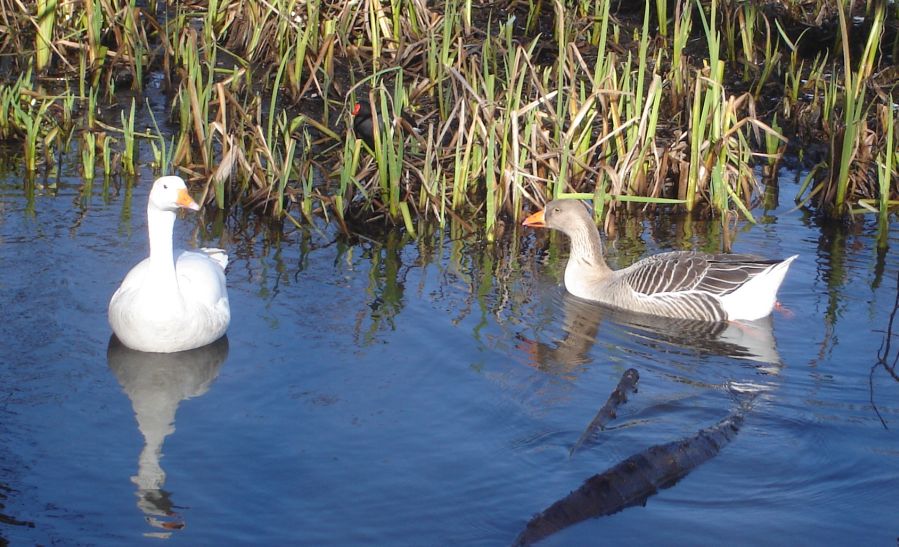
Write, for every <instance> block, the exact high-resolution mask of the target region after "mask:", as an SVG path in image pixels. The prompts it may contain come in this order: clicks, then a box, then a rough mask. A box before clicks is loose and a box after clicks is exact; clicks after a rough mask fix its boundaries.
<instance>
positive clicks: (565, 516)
mask: <svg viewBox="0 0 899 547" xmlns="http://www.w3.org/2000/svg"><path fill="white" fill-rule="evenodd" d="M742 425H743V415H742V414H740V413H737V414H731V415H730V416H728V417H727V418H725V419H723V420H721V421H720V422H718V423H717V424H715V425H714V426H712V427H708V428H705V429H701V430H700V431H699V432H697V433H696V435H694V436H692V437H689V438H686V439H681V440H679V441H674V442H671V443H666V444H660V445H656V446H652V447H650V448H648V449H646V450H644V451H643V452H640V453H639V454H635V455H633V456H631V457H629V458H627V459H626V460H624V461H622V462H621V463H619V464H618V465H616V466H614V467H612V468H611V469H608V470H607V471H605V472H603V473H600V474H598V475H593V476H592V477H590V478H589V479H587V480H586V481H585V482H584V484H583V485H581V487H580V488H578V489H577V490H575V491H573V492H571V493H570V494H568V495H567V496H565V497H564V498H562V499H560V500H559V501H557V502H555V503H554V504H552V505H550V506H549V507H548V508H547V509H546V510H544V511H543V512H542V513H539V514H538V515H536V516H534V518H532V519H531V520H530V522H528V524H527V526H526V527H525V529H524V531H523V532H522V533H521V534H520V535H519V536H518V537H517V538H516V539H515V543H514V545H531V544H533V543H535V542H537V541H540V540H541V539H544V538H546V537H547V536H550V535H552V534H554V533H556V532H558V531H559V530H562V529H563V528H566V527H568V526H571V525H572V524H576V523H578V522H581V521H583V520H586V519H589V518H595V517H601V516H605V515H611V514H613V513H617V512H618V511H621V510H622V509H625V508H627V507H631V506H634V505H644V504H645V503H646V500H647V499H648V498H649V497H650V496H652V495H654V494H655V493H656V492H658V491H659V490H661V489H664V488H669V487H671V486H673V485H674V484H675V483H677V481H679V480H680V479H682V478H683V477H685V476H686V475H687V474H688V473H690V471H692V470H693V469H694V468H695V467H697V466H699V465H701V464H703V463H705V462H706V461H708V460H709V459H711V458H713V457H715V456H716V455H717V454H718V452H720V451H721V449H722V448H723V447H724V446H725V445H727V443H729V442H730V441H731V440H732V439H733V438H734V437H735V436H736V434H737V432H738V431H739V430H740V426H742Z"/></svg>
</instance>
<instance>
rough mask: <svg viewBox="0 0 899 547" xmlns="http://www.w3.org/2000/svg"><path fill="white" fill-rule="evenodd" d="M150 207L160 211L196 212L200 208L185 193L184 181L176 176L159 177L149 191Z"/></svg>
mask: <svg viewBox="0 0 899 547" xmlns="http://www.w3.org/2000/svg"><path fill="white" fill-rule="evenodd" d="M150 207H153V208H155V209H158V210H160V211H176V210H178V209H190V210H191V211H198V210H199V209H200V206H199V205H198V204H197V202H196V201H194V199H193V198H192V197H190V194H189V193H188V192H187V185H186V184H184V179H182V178H181V177H177V176H167V177H160V178H158V179H156V182H154V183H153V188H152V189H151V190H150Z"/></svg>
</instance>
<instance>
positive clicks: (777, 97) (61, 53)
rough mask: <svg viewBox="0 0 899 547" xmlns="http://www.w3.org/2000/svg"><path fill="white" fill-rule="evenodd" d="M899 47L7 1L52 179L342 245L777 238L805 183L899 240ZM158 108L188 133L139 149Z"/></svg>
mask: <svg viewBox="0 0 899 547" xmlns="http://www.w3.org/2000/svg"><path fill="white" fill-rule="evenodd" d="M638 4H639V5H638ZM897 28H899V5H897V4H896V3H888V2H885V1H878V0H868V1H866V2H852V3H847V2H844V1H833V0H814V1H805V2H797V1H793V0H784V1H781V2H773V3H758V2H736V1H733V0H713V1H702V2H700V1H692V0H656V1H654V2H646V3H645V4H642V3H636V4H634V3H627V2H616V1H612V0H603V1H598V2H573V1H566V2H562V1H555V2H550V1H548V0H528V1H524V0H509V1H505V2H474V1H472V0H442V1H438V2H424V1H422V0H391V1H389V2H388V1H383V2H375V1H370V0H357V1H352V2H329V1H326V0H308V1H306V2H297V1H295V0H271V1H249V2H234V1H228V0H218V1H213V2H208V3H206V2H203V3H200V2H151V3H143V2H137V1H135V0H131V1H130V2H128V1H114V0H85V1H83V2H57V1H55V0H39V1H34V2H13V1H11V0H0V29H2V32H0V141H2V142H3V143H4V146H5V147H6V148H7V149H9V150H11V151H12V153H13V154H16V155H18V156H20V157H21V158H22V160H21V162H16V165H17V167H18V165H22V166H23V168H24V171H25V172H26V173H27V174H28V176H29V177H52V176H53V172H54V169H56V168H57V167H58V166H59V165H60V163H62V162H67V161H74V162H78V163H79V164H80V166H81V169H82V172H83V177H84V181H85V184H90V181H91V180H92V179H93V178H94V177H95V176H96V174H102V176H104V177H124V178H125V179H128V177H133V176H134V174H135V173H137V172H138V168H137V167H138V165H140V164H147V163H152V165H153V167H154V169H156V170H159V171H165V172H177V173H178V174H180V175H182V176H183V177H184V178H186V179H188V180H189V182H190V184H191V185H192V187H193V188H195V189H196V190H197V193H198V194H199V195H200V197H201V198H202V200H203V201H204V202H215V204H216V206H217V207H219V208H221V209H229V208H233V207H241V208H244V209H252V210H256V211H260V212H262V213H263V214H265V215H271V216H273V217H275V218H283V219H287V220H289V221H291V222H294V223H297V224H299V223H302V222H304V220H310V219H311V218H312V217H313V216H314V215H322V216H324V217H326V218H327V219H328V220H335V221H336V222H338V223H339V225H340V226H341V228H342V229H344V230H350V229H351V227H352V225H353V224H355V223H360V222H365V223H373V222H384V223H388V224H396V225H404V226H405V227H406V228H407V229H408V230H409V231H410V232H411V233H415V224H416V222H415V221H416V219H421V218H425V219H436V220H437V221H438V222H440V223H441V224H442V223H444V222H446V221H447V220H449V219H454V220H457V221H459V222H462V223H464V224H465V225H467V226H470V227H476V229H477V230H482V231H483V232H484V234H485V236H486V237H487V238H488V239H492V238H493V237H495V235H496V234H497V233H498V231H499V230H501V229H502V226H503V225H504V224H508V223H511V222H518V221H520V219H521V218H523V217H522V214H523V213H524V212H525V211H526V210H527V209H529V208H530V206H529V205H528V204H529V203H536V202H538V201H541V200H540V199H539V198H549V197H559V196H563V195H567V196H575V197H580V198H582V199H590V200H592V201H593V202H594V205H595V210H596V212H597V216H598V217H605V218H606V219H607V221H608V219H612V218H614V216H615V213H616V212H617V211H619V210H620V209H621V208H623V207H640V208H653V207H659V206H664V207H676V208H681V209H683V210H684V211H686V212H689V213H691V214H693V215H700V216H717V217H720V218H721V219H723V220H724V221H727V220H729V219H733V218H734V217H735V216H739V217H742V218H745V219H748V220H750V221H755V217H756V216H757V214H758V213H757V210H758V209H759V208H762V209H764V208H766V207H768V206H770V203H769V202H770V200H771V199H772V196H773V195H775V192H772V191H769V190H772V188H773V187H774V186H775V185H776V178H777V173H778V170H779V169H780V168H781V167H782V166H783V165H784V163H785V162H788V163H791V164H796V163H799V164H800V165H802V166H803V169H802V170H801V171H802V172H803V173H804V174H806V173H807V175H805V176H804V181H803V182H802V184H801V185H800V190H799V192H798V194H797V195H795V196H791V197H792V198H793V199H794V200H795V201H796V203H797V204H798V205H800V206H803V207H810V208H813V209H814V210H815V211H817V212H820V214H826V215H830V216H834V217H839V218H850V217H851V216H853V215H855V214H858V213H867V212H873V213H875V214H878V215H879V216H880V219H881V220H882V222H883V223H884V226H885V224H886V222H887V218H888V215H889V209H890V207H891V206H893V205H895V204H896V200H897V199H899V190H897V181H899V178H897V165H899V146H897V144H896V141H897V138H896V136H895V127H896V119H897V117H899V110H897V106H896V103H897V98H896V95H897V91H896V89H895V86H896V81H897V79H899V78H897V76H899V68H897V65H896V56H897V53H899V33H897ZM148 86H159V87H160V88H161V90H162V91H163V92H164V93H165V94H166V96H167V97H168V104H167V109H166V112H165V114H166V116H168V120H166V121H167V122H170V123H171V126H172V127H175V128H176V130H175V131H174V133H173V134H170V133H169V132H166V131H162V130H160V129H159V126H160V125H161V122H162V121H163V120H159V122H160V124H157V123H156V120H155V118H154V122H153V124H152V127H146V128H139V127H135V112H138V111H140V110H141V109H143V108H145V107H146V101H145V100H144V94H145V92H146V90H147V88H148ZM357 104H364V105H366V107H367V108H365V109H362V110H361V112H362V113H363V114H362V115H364V116H370V120H371V121H370V123H367V124H359V123H355V124H354V121H357V119H354V117H353V112H354V110H356V109H355V105H357ZM354 125H355V126H356V127H357V128H359V127H360V125H365V126H366V127H367V131H366V133H370V134H366V135H356V134H355V132H354V130H353V126H354ZM142 143H143V144H142ZM142 150H143V152H141V151H142Z"/></svg>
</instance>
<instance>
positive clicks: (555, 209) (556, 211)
mask: <svg viewBox="0 0 899 547" xmlns="http://www.w3.org/2000/svg"><path fill="white" fill-rule="evenodd" d="M559 211H561V209H559V208H558V207H553V213H558V212H559Z"/></svg>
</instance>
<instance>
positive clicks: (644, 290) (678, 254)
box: [622, 251, 780, 298]
mask: <svg viewBox="0 0 899 547" xmlns="http://www.w3.org/2000/svg"><path fill="white" fill-rule="evenodd" d="M778 262H780V261H779V260H767V259H765V258H761V257H758V256H755V255H746V254H717V255H709V254H704V253H697V252H694V251H674V252H669V253H661V254H657V255H654V256H651V257H649V258H646V259H643V260H641V261H639V262H637V263H636V264H634V265H633V266H631V267H630V268H626V269H625V270H622V279H623V280H624V281H625V282H626V283H627V284H628V285H629V286H630V287H631V288H632V289H633V290H634V292H636V293H639V294H644V295H657V294H659V293H675V292H681V291H690V292H691V293H692V292H693V291H697V292H702V293H710V294H713V295H717V296H724V295H726V294H729V293H731V292H733V291H735V290H737V289H739V288H740V287H741V286H742V285H743V284H744V283H746V282H747V281H748V280H750V279H752V278H753V277H755V276H756V275H758V274H760V273H762V272H764V271H765V270H767V269H768V268H770V267H771V266H772V265H774V264H777V263H778ZM691 298H695V295H694V296H691Z"/></svg>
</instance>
